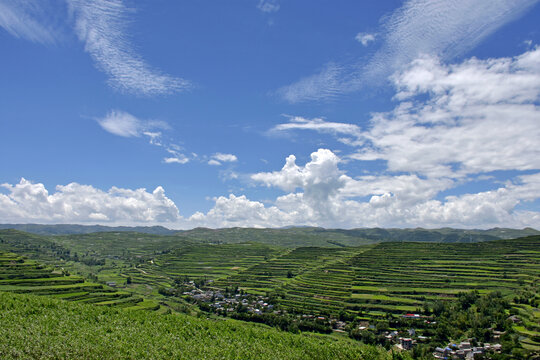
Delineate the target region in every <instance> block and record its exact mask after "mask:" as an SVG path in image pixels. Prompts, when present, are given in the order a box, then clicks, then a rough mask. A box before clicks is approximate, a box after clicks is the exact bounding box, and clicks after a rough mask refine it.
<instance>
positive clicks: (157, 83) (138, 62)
mask: <svg viewBox="0 0 540 360" xmlns="http://www.w3.org/2000/svg"><path fill="white" fill-rule="evenodd" d="M68 5H69V10H70V13H71V14H72V16H73V17H74V19H75V31H76V33H77V36H78V37H79V39H80V41H82V42H83V43H84V45H85V46H84V48H85V51H86V52H88V53H89V54H90V56H91V57H92V58H93V60H94V61H95V62H96V65H97V66H98V67H99V68H100V69H101V70H102V71H104V72H105V73H106V74H107V75H108V76H109V84H110V85H111V86H112V87H113V88H115V89H117V90H120V91H122V92H127V93H133V94H137V95H144V96H152V95H162V94H170V93H174V92H178V91H182V90H186V89H188V88H189V87H190V83H189V82H188V81H186V80H184V79H180V78H175V77H171V76H169V75H166V74H163V73H161V72H160V71H158V70H156V69H153V68H151V67H150V66H149V65H148V64H147V63H146V62H145V61H144V60H143V59H142V57H141V56H140V55H139V54H138V53H137V52H136V51H135V50H134V49H133V47H132V45H131V44H130V42H129V35H128V34H127V33H126V28H127V27H128V22H129V21H128V19H127V15H128V14H129V12H130V11H131V9H128V8H126V7H125V6H124V4H123V3H122V1H120V0H97V1H90V0H68Z"/></svg>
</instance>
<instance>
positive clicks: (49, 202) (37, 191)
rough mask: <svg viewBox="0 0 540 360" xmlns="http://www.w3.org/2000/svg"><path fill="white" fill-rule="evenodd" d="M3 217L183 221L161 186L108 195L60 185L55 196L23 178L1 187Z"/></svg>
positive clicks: (85, 187)
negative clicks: (15, 182) (148, 190)
mask: <svg viewBox="0 0 540 360" xmlns="http://www.w3.org/2000/svg"><path fill="white" fill-rule="evenodd" d="M2 187H3V188H5V189H6V190H7V194H0V217H1V218H2V221H4V222H43V223H59V222H60V223H73V222H77V223H81V222H82V223H88V222H93V223H95V222H99V223H112V224H136V223H161V222H174V221H178V220H179V219H180V216H179V213H178V208H177V207H176V205H175V204H174V202H173V201H172V200H170V199H169V198H167V196H165V191H164V190H163V188H162V187H161V186H158V187H157V188H156V189H155V190H154V191H153V192H147V191H146V189H136V190H130V189H122V188H117V187H112V188H111V189H109V190H108V191H102V190H100V189H96V188H94V187H92V186H90V185H81V184H78V183H70V184H68V185H58V186H57V187H56V191H55V192H54V193H52V194H50V193H49V191H48V190H47V189H46V188H45V186H44V185H43V184H41V183H32V182H30V181H28V180H25V179H24V178H23V179H21V181H20V182H19V183H18V184H15V185H12V184H2Z"/></svg>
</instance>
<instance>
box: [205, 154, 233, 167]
mask: <svg viewBox="0 0 540 360" xmlns="http://www.w3.org/2000/svg"><path fill="white" fill-rule="evenodd" d="M236 161H238V157H236V155H234V154H224V153H215V154H214V155H212V156H211V157H210V160H208V165H212V166H220V165H222V164H223V163H224V162H236Z"/></svg>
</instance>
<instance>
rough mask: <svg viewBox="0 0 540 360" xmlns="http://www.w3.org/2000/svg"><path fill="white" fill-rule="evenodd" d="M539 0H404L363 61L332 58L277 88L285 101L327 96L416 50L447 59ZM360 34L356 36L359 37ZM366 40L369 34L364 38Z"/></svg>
mask: <svg viewBox="0 0 540 360" xmlns="http://www.w3.org/2000/svg"><path fill="white" fill-rule="evenodd" d="M538 1H539V0H492V1H482V0H477V1H469V0H409V1H407V2H406V3H405V4H404V5H403V6H402V7H401V8H400V9H398V10H396V11H395V12H394V13H393V14H391V15H390V16H389V17H388V18H387V20H385V21H383V23H382V25H381V29H380V30H379V31H378V33H379V34H381V39H382V46H381V48H380V49H379V50H378V51H377V52H376V53H375V54H374V55H373V56H372V58H371V59H369V60H368V62H367V63H357V64H353V65H346V64H336V63H332V64H331V65H329V66H327V67H325V68H324V69H323V70H322V71H321V72H319V73H317V74H314V75H310V76H307V77H305V78H303V79H300V80H299V81H297V82H295V83H293V84H291V85H288V86H285V87H283V88H281V89H279V90H278V93H279V94H280V95H281V96H282V97H283V98H284V99H285V100H287V101H289V102H291V103H295V102H301V101H313V100H328V99H332V98H335V97H336V96H337V95H340V94H343V93H347V92H352V91H357V90H359V89H361V88H362V86H364V85H365V84H366V83H369V84H370V85H374V84H377V83H381V82H384V81H385V80H386V79H387V78H388V76H390V75H391V74H393V73H394V72H396V71H399V70H401V69H403V67H404V66H407V64H409V63H410V62H411V61H413V60H414V59H416V58H417V57H419V56H422V55H426V54H427V55H435V56H438V57H439V58H441V59H442V60H443V61H447V60H451V59H454V58H456V57H457V56H460V55H463V54H465V53H466V52H467V51H469V50H471V49H472V48H474V47H475V46H476V45H478V44H479V43H480V42H481V41H482V40H484V39H485V38H486V37H487V36H489V35H490V34H492V33H494V32H495V31H496V30H497V29H499V28H500V27H502V26H503V25H505V24H507V23H509V22H511V21H513V20H516V19H517V18H519V17H520V16H522V15H523V14H524V13H525V12H526V11H527V10H528V9H529V8H531V7H532V6H533V5H534V4H536V3H538ZM362 39H363V38H362V37H360V41H361V40H362ZM365 40H366V44H367V43H369V39H368V38H365Z"/></svg>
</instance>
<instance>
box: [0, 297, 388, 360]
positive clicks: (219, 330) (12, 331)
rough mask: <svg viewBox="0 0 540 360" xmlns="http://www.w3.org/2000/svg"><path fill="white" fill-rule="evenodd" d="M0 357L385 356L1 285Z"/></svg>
mask: <svg viewBox="0 0 540 360" xmlns="http://www.w3.org/2000/svg"><path fill="white" fill-rule="evenodd" d="M0 313H1V314H2V316H1V317H0V358H2V359H11V358H35V359H38V358H39V359H57V358H79V359H120V358H122V359H142V358H147V359H171V358H174V359H385V358H387V359H389V358H391V354H388V353H387V352H386V351H385V350H384V349H382V348H374V347H368V346H363V345H359V344H358V343H354V342H352V341H348V340H347V339H344V340H336V339H332V338H322V337H318V336H308V335H294V334H290V333H284V332H279V331H277V330H274V329H269V328H266V327H261V326H254V325H250V324H244V323H240V322H236V321H211V320H204V319H197V318H194V317H190V316H185V315H156V314H152V313H141V312H125V311H118V310H115V309H109V308H103V307H95V306H89V305H80V304H73V303H68V302H63V301H59V300H55V299H49V298H44V297H36V296H29V295H14V294H7V293H2V292H0Z"/></svg>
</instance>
